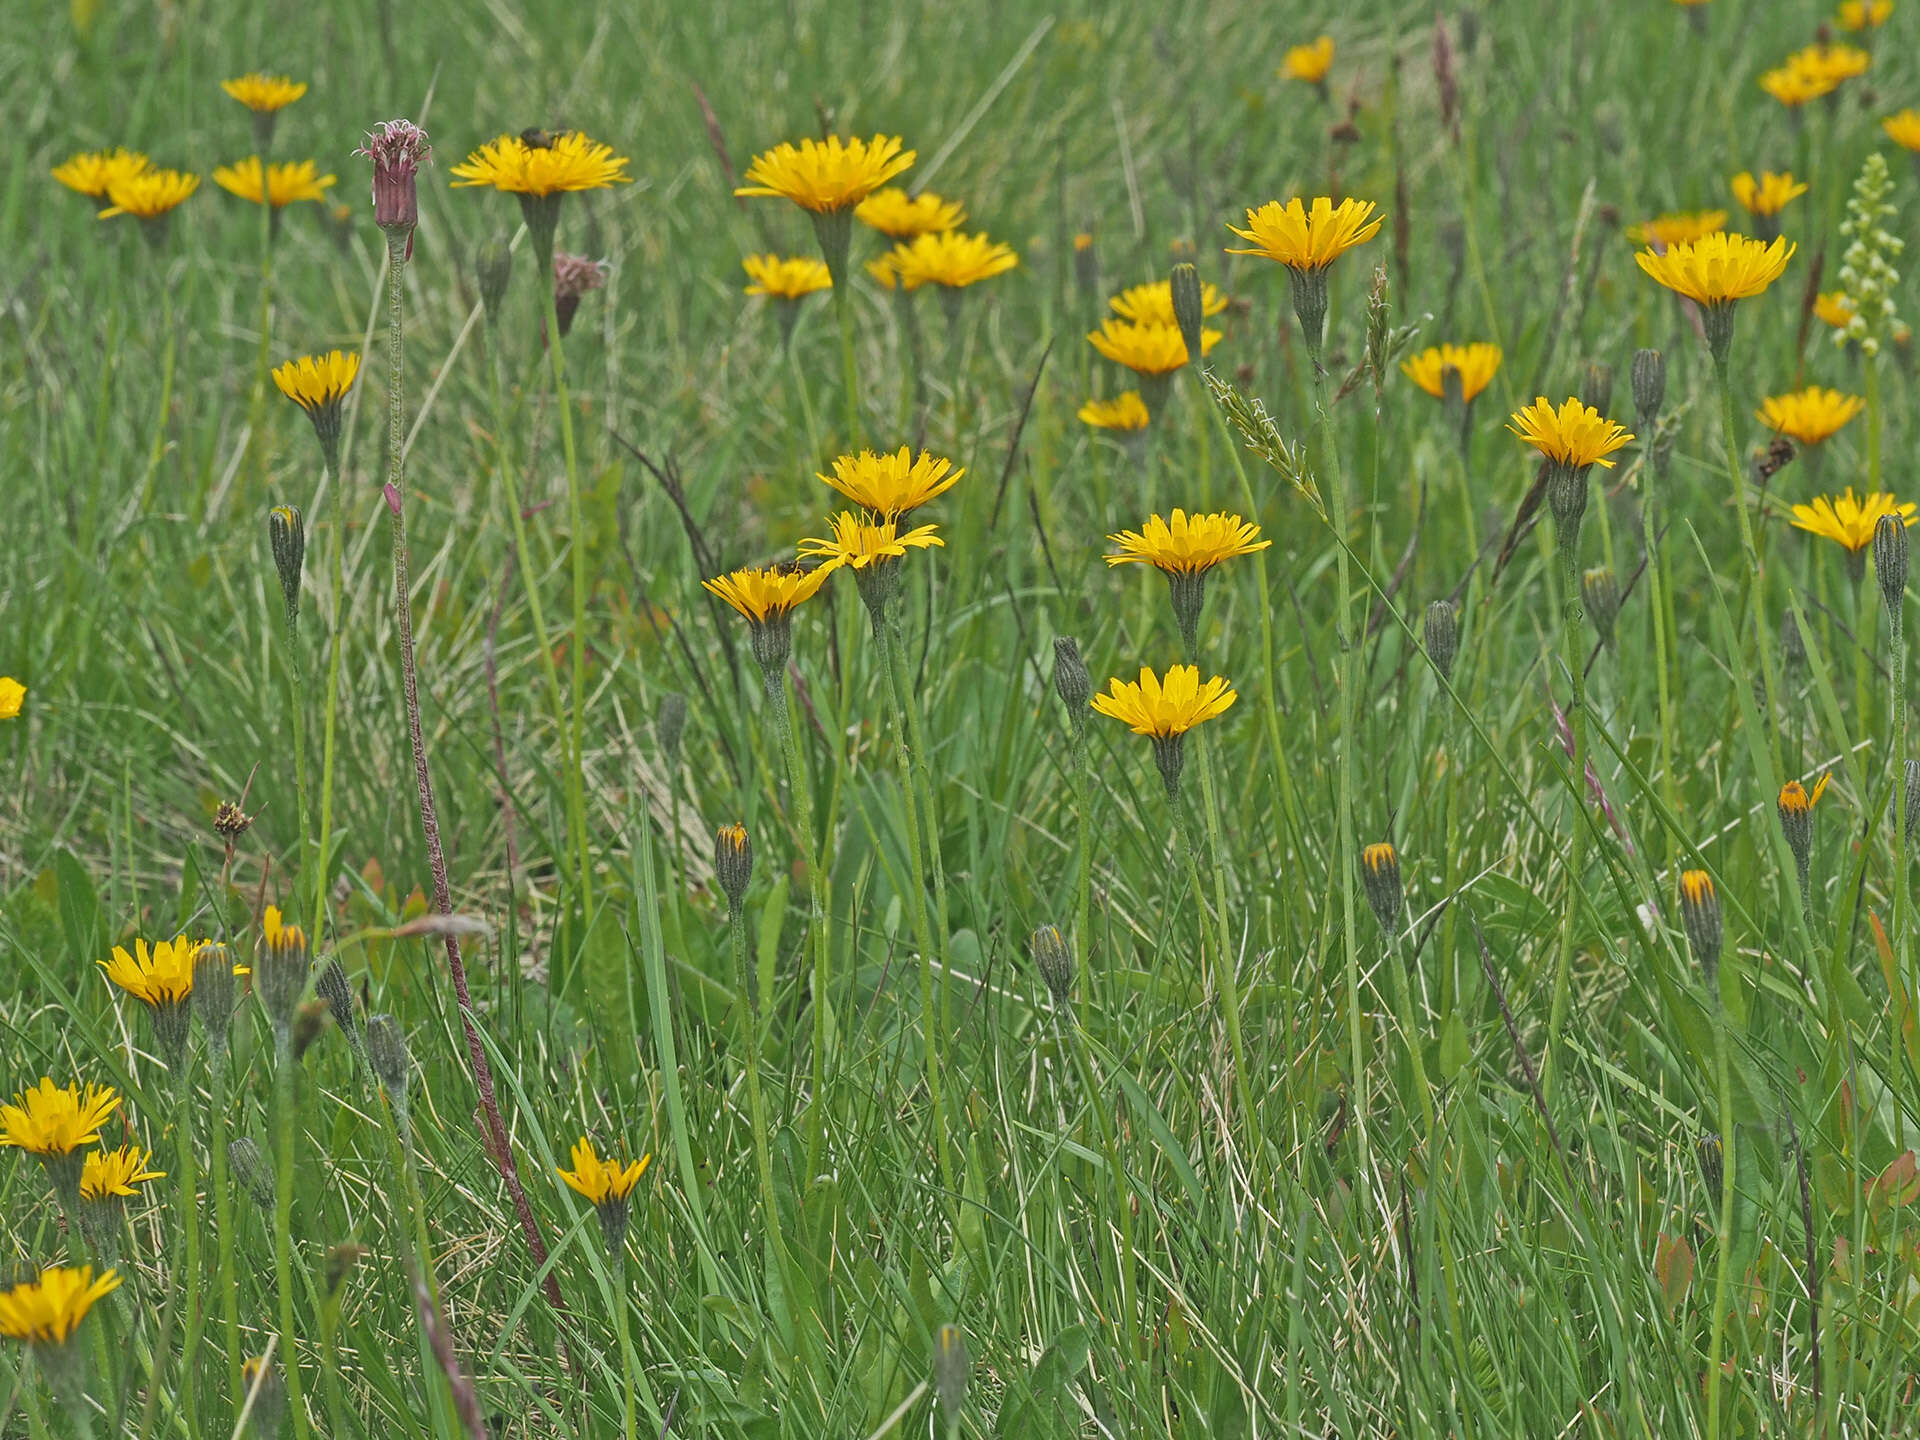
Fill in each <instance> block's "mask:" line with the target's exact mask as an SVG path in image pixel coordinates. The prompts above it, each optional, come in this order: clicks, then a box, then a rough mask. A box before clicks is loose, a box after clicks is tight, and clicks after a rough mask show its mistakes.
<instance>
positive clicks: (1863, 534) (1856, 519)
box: [1793, 485, 1914, 554]
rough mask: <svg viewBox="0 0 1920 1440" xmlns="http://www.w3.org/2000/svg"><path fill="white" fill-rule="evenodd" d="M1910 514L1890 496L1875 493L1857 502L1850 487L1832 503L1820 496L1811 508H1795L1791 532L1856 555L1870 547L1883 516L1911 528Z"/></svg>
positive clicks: (1906, 508)
mask: <svg viewBox="0 0 1920 1440" xmlns="http://www.w3.org/2000/svg"><path fill="white" fill-rule="evenodd" d="M1913 512H1914V507H1913V506H1912V505H1911V504H1907V505H1901V504H1898V503H1896V502H1895V501H1894V498H1893V497H1892V496H1891V495H1883V494H1880V493H1879V492H1877V491H1876V492H1875V493H1874V494H1871V495H1868V496H1867V497H1866V498H1865V499H1861V500H1856V499H1854V498H1853V487H1852V486H1851V485H1849V486H1848V487H1847V492H1846V494H1844V495H1836V496H1834V497H1833V498H1831V499H1829V498H1828V497H1827V496H1825V495H1822V496H1820V497H1819V498H1818V499H1816V500H1815V501H1814V502H1813V503H1812V504H1811V505H1796V506H1794V507H1793V528H1794V529H1796V530H1805V531H1806V532H1807V533H1808V534H1809V535H1822V536H1825V537H1826V538H1827V539H1829V540H1835V541H1838V542H1839V543H1840V544H1841V545H1843V546H1845V547H1846V548H1847V550H1848V551H1850V552H1852V553H1854V554H1858V553H1860V552H1861V551H1863V550H1865V549H1866V548H1867V546H1869V545H1871V544H1872V543H1873V527H1874V526H1875V525H1876V524H1878V523H1879V520H1880V517H1881V516H1882V515H1898V516H1900V517H1901V520H1902V521H1903V522H1904V523H1905V524H1907V525H1912V524H1913Z"/></svg>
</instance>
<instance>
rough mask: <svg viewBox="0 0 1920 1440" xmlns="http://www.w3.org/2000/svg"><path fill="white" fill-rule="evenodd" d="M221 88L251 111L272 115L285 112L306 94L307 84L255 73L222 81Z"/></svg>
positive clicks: (281, 76) (278, 76) (282, 76)
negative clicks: (278, 111)
mask: <svg viewBox="0 0 1920 1440" xmlns="http://www.w3.org/2000/svg"><path fill="white" fill-rule="evenodd" d="M220 88H221V89H222V90H224V91H226V92H227V94H229V95H231V96H232V97H233V98H234V99H236V100H238V101H239V102H240V103H241V104H242V105H244V106H246V107H247V108H248V109H249V110H252V111H255V112H257V113H267V114H271V113H272V112H273V111H275V110H284V109H285V108H286V107H287V106H289V105H291V104H292V103H293V102H294V101H296V100H298V99H299V98H300V97H301V96H302V95H304V94H306V93H307V82H306V81H304V80H300V81H295V80H290V79H288V78H287V77H286V76H285V75H262V74H260V73H259V72H258V71H255V72H254V73H253V74H251V75H242V76H241V77H240V78H239V79H238V80H222V81H221V82H220Z"/></svg>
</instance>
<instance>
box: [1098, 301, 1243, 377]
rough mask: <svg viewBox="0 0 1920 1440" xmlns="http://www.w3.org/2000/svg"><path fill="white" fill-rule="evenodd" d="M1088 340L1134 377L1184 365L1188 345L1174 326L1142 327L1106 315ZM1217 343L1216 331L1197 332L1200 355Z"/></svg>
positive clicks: (1172, 369) (1178, 328)
mask: <svg viewBox="0 0 1920 1440" xmlns="http://www.w3.org/2000/svg"><path fill="white" fill-rule="evenodd" d="M1087 339H1088V341H1089V342H1090V343H1091V344H1092V345H1093V348H1094V349H1096V350H1098V351H1099V352H1100V353H1101V354H1102V355H1104V356H1106V357H1107V359H1109V360H1112V361H1114V362H1116V363H1117V364H1121V365H1124V366H1126V367H1127V368H1128V369H1129V370H1131V371H1133V372H1134V373H1135V374H1137V375H1170V374H1172V373H1173V372H1174V371H1175V370H1178V369H1179V368H1180V367H1181V366H1182V365H1184V364H1186V363H1187V342H1186V340H1185V339H1184V338H1183V337H1182V336H1181V334H1180V327H1179V326H1177V325H1142V324H1138V323H1136V322H1135V321H1132V320H1116V319H1114V318H1113V317H1112V316H1111V315H1109V316H1108V317H1107V318H1106V319H1105V320H1104V321H1102V322H1101V325H1100V328H1099V329H1098V330H1095V331H1093V332H1092V333H1091V334H1089V335H1088V336H1087ZM1219 343H1220V332H1219V331H1218V330H1202V331H1201V332H1200V351H1201V354H1202V355H1206V354H1209V353H1211V352H1212V350H1213V347H1214V346H1216V345H1218V344H1219Z"/></svg>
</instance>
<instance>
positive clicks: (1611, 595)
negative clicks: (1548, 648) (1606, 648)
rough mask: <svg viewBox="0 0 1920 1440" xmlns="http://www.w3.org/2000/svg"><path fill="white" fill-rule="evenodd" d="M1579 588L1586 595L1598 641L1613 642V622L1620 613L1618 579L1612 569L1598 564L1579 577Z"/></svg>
mask: <svg viewBox="0 0 1920 1440" xmlns="http://www.w3.org/2000/svg"><path fill="white" fill-rule="evenodd" d="M1580 588H1581V591H1582V593H1583V594H1585V596H1586V597H1587V613H1588V614H1589V615H1591V616H1592V617H1593V628H1594V629H1595V630H1597V631H1599V632H1600V643H1601V644H1603V645H1611V644H1613V622H1614V621H1615V620H1616V619H1617V618H1618V617H1619V615H1620V581H1619V580H1618V579H1617V578H1616V577H1615V575H1614V573H1613V571H1611V570H1609V569H1607V568H1606V567H1605V566H1599V567H1596V568H1595V569H1592V570H1589V571H1587V573H1586V574H1585V575H1583V576H1581V577H1580Z"/></svg>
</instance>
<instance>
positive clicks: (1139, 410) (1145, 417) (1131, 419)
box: [1078, 390, 1153, 431]
mask: <svg viewBox="0 0 1920 1440" xmlns="http://www.w3.org/2000/svg"><path fill="white" fill-rule="evenodd" d="M1078 418H1079V419H1081V420H1083V421H1085V422H1086V423H1087V424H1089V425H1091V426H1093V427H1094V428H1095V429H1096V430H1123V431H1134V430H1144V429H1146V428H1147V426H1148V425H1149V424H1150V423H1151V422H1152V420H1153V416H1152V415H1151V414H1149V413H1148V411H1147V402H1146V401H1144V400H1142V399H1141V398H1140V392H1139V391H1138V390H1122V391H1121V392H1120V393H1119V394H1118V395H1116V396H1114V397H1113V398H1112V399H1111V400H1089V401H1087V403H1086V404H1084V405H1082V406H1081V407H1080V410H1079V414H1078Z"/></svg>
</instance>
